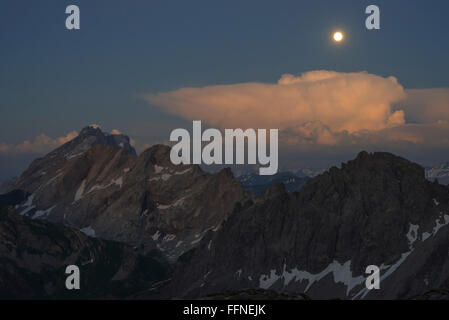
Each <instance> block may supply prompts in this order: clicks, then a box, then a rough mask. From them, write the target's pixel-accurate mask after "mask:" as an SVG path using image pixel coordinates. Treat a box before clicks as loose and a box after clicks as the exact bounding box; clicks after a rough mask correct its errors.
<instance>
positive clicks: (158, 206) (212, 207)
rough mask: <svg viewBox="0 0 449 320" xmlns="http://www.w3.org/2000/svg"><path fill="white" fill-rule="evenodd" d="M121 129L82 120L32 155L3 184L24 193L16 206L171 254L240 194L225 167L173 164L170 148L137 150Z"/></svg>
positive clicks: (219, 217) (195, 239)
mask: <svg viewBox="0 0 449 320" xmlns="http://www.w3.org/2000/svg"><path fill="white" fill-rule="evenodd" d="M128 142H129V138H128V137H126V136H124V135H107V134H104V133H102V131H101V130H100V129H99V128H94V127H87V128H85V129H83V130H82V131H81V134H80V135H79V136H78V137H77V138H75V139H74V140H72V141H70V142H68V143H66V144H65V145H63V146H61V147H59V148H58V149H56V150H54V151H52V152H50V153H49V154H48V155H46V156H45V157H44V158H42V159H37V160H35V161H34V162H33V163H32V164H31V165H30V167H29V168H28V169H27V170H26V171H25V172H24V173H23V174H22V176H21V177H20V178H19V179H18V180H17V181H16V182H15V183H14V185H13V186H11V187H10V190H13V189H20V190H23V191H25V192H26V193H27V194H29V196H28V197H27V199H26V200H25V201H23V202H21V203H20V204H19V205H17V211H18V212H19V213H20V214H21V215H25V216H29V217H31V218H32V219H45V220H48V221H51V222H55V223H60V224H64V225H67V226H71V227H74V228H78V229H80V230H81V231H83V232H85V233H86V234H87V235H89V236H91V237H99V238H104V239H111V240H116V241H121V242H125V243H128V244H131V245H133V246H135V247H137V248H138V249H139V250H142V251H144V252H145V251H148V250H152V249H154V248H158V249H160V250H161V251H163V252H164V254H166V255H167V257H168V258H169V259H170V260H171V261H174V260H175V259H176V258H177V257H178V256H179V255H180V254H181V253H183V252H185V251H186V250H188V249H190V248H192V247H194V246H196V245H197V244H198V243H199V241H200V239H201V238H202V237H203V236H204V234H205V232H206V231H207V230H211V229H215V228H217V227H218V226H219V225H220V224H221V223H222V221H223V220H224V219H225V218H226V217H227V215H228V214H230V213H231V212H232V210H233V209H234V206H235V205H236V204H237V203H239V202H240V201H242V199H243V198H244V192H243V189H242V187H241V185H240V183H239V182H238V181H236V180H235V179H234V177H233V175H232V173H231V172H230V170H228V169H226V170H222V171H221V172H219V173H217V174H209V173H205V172H203V171H202V170H201V169H200V167H199V166H196V165H173V164H172V163H171V161H170V148H169V147H167V146H163V145H156V146H153V147H151V148H149V149H148V150H146V151H144V152H143V153H142V154H141V155H139V156H136V155H135V151H134V149H132V147H131V146H130V145H129V143H128Z"/></svg>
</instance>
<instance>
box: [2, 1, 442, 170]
mask: <svg viewBox="0 0 449 320" xmlns="http://www.w3.org/2000/svg"><path fill="white" fill-rule="evenodd" d="M70 4H76V5H78V6H79V8H80V11H81V29H80V30H76V31H69V30H67V29H66V28H65V19H66V17H67V15H66V14H65V7H66V6H67V5H70ZM369 4H376V5H378V6H379V7H380V10H381V30H378V31H368V30H366V28H365V18H366V14H365V13H364V11H365V8H366V6H367V5H369ZM448 16H449V1H447V0H432V1H416V0H387V1H383V0H374V1H364V0H361V1H356V0H345V1H335V0H332V1H330V0H317V1H300V0H294V1H282V0H280V1H274V0H238V1H237V0H236V1H234V0H227V1H216V0H205V1H196V0H188V1H186V0H182V1H170V0H168V1H167V0H164V1H156V0H147V1H143V0H142V1H138V0H127V1H124V0H120V1H119V0H108V1H106V0H105V1H103V0H86V1H75V0H67V1H64V0H40V1H31V0H27V1H23V0H3V1H2V2H1V6H0V110H1V117H0V143H3V144H4V145H5V146H6V145H7V146H14V145H19V144H20V143H22V142H23V141H24V140H30V141H32V140H33V139H34V138H35V137H36V136H38V135H40V134H42V133H44V134H45V135H47V136H49V137H51V138H56V137H61V136H65V135H66V134H67V133H68V132H70V131H73V130H76V131H78V132H79V130H80V129H81V128H82V127H84V126H86V125H87V124H91V123H97V124H100V125H101V126H102V127H103V128H105V129H106V130H112V129H115V128H116V129H119V130H121V131H122V132H124V133H126V134H128V135H130V136H131V137H132V138H133V139H135V140H136V141H137V142H138V143H141V144H142V145H143V144H144V143H153V142H156V141H164V140H167V139H168V135H169V132H170V130H171V129H173V128H175V127H179V126H180V125H185V124H187V125H188V124H189V123H188V122H187V121H186V120H184V119H182V118H181V117H179V116H177V115H170V114H168V113H166V112H164V110H161V109H160V108H155V107H152V106H151V105H150V104H149V103H148V102H146V101H145V100H144V99H143V98H142V95H143V94H151V93H158V92H165V91H172V90H176V89H179V88H183V87H202V86H208V85H221V84H235V83H244V82H260V83H276V81H277V80H278V79H279V78H280V77H281V75H282V74H285V73H290V74H295V75H300V74H301V73H304V72H307V71H311V70H321V69H324V70H333V71H338V72H358V71H367V72H368V73H372V74H376V75H379V76H383V77H386V76H391V75H392V76H394V77H396V78H397V79H398V81H399V82H400V84H401V85H402V86H403V87H404V88H405V89H414V88H417V89H423V88H447V87H449V77H448V74H449V62H448V58H449V41H448V39H449V37H448V36H449V22H448V21H449V20H448ZM336 29H340V30H343V31H344V33H345V41H344V43H343V44H342V45H336V44H335V43H333V42H332V41H331V40H330V37H331V34H332V31H334V30H336ZM4 149H5V151H4V152H3V153H0V165H1V167H2V169H1V170H0V177H6V176H10V175H14V174H17V173H18V171H20V170H22V169H23V167H24V163H26V162H27V161H28V158H27V157H26V155H25V154H24V153H20V154H19V153H17V152H15V153H14V152H12V153H14V154H9V153H8V150H9V149H8V148H6V147H5V148H4ZM10 149H11V148H10ZM333 152H334V153H333V154H335V151H333ZM337 153H338V152H337ZM415 153H416V154H419V152H418V151H416V152H415ZM415 153H414V154H415ZM338 154H339V155H343V154H345V153H344V152H343V151H342V152H341V153H338ZM351 155H352V153H351ZM342 157H343V158H344V157H345V156H342ZM348 157H349V155H348ZM336 158H339V157H336ZM14 159H20V161H18V162H17V163H15V162H16V161H15V160H14ZM24 159H25V160H24ZM436 160H440V159H435V161H436ZM441 160H444V159H441ZM446 160H449V158H447V159H446ZM427 161H430V160H429V159H427Z"/></svg>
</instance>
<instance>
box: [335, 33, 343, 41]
mask: <svg viewBox="0 0 449 320" xmlns="http://www.w3.org/2000/svg"><path fill="white" fill-rule="evenodd" d="M342 40H343V33H341V32H340V31H337V32H335V33H334V41H336V42H341V41H342Z"/></svg>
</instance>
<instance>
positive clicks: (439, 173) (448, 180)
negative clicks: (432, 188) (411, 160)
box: [425, 162, 449, 185]
mask: <svg viewBox="0 0 449 320" xmlns="http://www.w3.org/2000/svg"><path fill="white" fill-rule="evenodd" d="M425 170H426V178H427V179H429V180H431V181H433V180H435V179H437V180H438V182H439V183H441V184H445V185H447V184H449V162H445V163H441V164H439V165H436V166H434V167H427V168H425Z"/></svg>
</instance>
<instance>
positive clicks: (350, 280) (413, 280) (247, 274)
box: [162, 152, 449, 299]
mask: <svg viewBox="0 0 449 320" xmlns="http://www.w3.org/2000/svg"><path fill="white" fill-rule="evenodd" d="M448 193H449V189H448V188H447V187H445V186H442V185H439V184H436V183H432V182H429V181H428V180H426V179H425V175H424V169H423V168H422V167H420V166H419V165H417V164H414V163H412V162H410V161H408V160H406V159H403V158H400V157H397V156H394V155H392V154H389V153H374V154H368V153H366V152H361V153H360V154H359V155H358V156H357V158H356V159H355V160H353V161H349V162H348V163H345V164H342V167H341V169H338V168H336V167H333V168H331V169H330V170H329V171H327V172H325V173H323V174H321V175H319V176H317V177H315V178H314V179H312V180H309V181H308V182H307V183H306V184H305V185H304V186H303V187H302V189H301V190H300V192H299V193H287V192H286V191H285V188H284V187H283V185H276V186H274V187H272V188H271V189H270V190H268V191H267V192H266V193H265V195H264V196H263V198H262V199H261V200H259V201H256V202H255V203H253V202H252V201H248V202H247V203H246V204H244V205H242V206H241V207H239V208H237V210H236V211H235V212H234V213H233V214H232V215H231V216H230V217H229V218H228V219H227V221H226V222H225V223H223V225H222V227H221V228H220V230H218V231H217V232H208V233H207V234H206V235H205V237H204V238H203V239H202V240H201V243H200V245H199V246H198V247H196V248H195V249H192V250H190V251H189V252H186V253H185V254H183V255H182V256H181V257H180V258H179V259H178V262H177V265H176V267H175V274H174V276H173V281H172V282H171V283H170V285H168V286H167V287H166V288H165V289H164V290H165V291H164V290H163V291H162V292H164V294H165V295H167V296H170V297H173V296H175V297H183V298H185V297H189V298H192V297H193V298H197V297H203V296H207V295H209V294H213V293H216V292H223V291H226V290H242V289H257V288H260V289H267V290H268V289H269V290H275V291H277V292H302V293H305V294H307V295H308V296H310V297H311V298H312V299H327V298H344V299H352V298H355V299H358V298H382V299H406V298H410V297H413V296H416V295H418V294H422V293H424V292H426V291H429V290H432V289H439V288H442V287H445V286H446V287H447V285H448V283H449V257H448V243H449V227H447V225H448V224H449V196H448ZM369 265H377V266H379V267H380V269H381V289H380V290H372V291H369V290H367V289H366V288H365V276H366V275H365V270H366V267H367V266H369Z"/></svg>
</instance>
